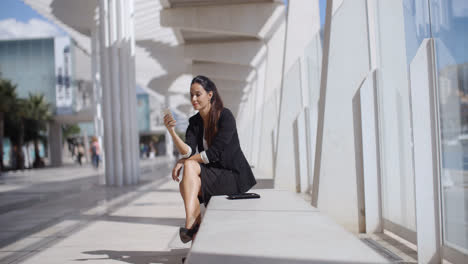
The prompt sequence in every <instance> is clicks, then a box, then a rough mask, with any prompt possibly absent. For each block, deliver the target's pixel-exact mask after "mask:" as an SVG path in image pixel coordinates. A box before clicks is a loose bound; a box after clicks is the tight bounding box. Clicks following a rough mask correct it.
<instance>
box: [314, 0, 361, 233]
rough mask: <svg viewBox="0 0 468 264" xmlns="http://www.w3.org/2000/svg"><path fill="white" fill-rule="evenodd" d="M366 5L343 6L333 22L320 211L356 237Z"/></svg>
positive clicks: (351, 4)
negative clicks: (356, 105) (357, 116)
mask: <svg viewBox="0 0 468 264" xmlns="http://www.w3.org/2000/svg"><path fill="white" fill-rule="evenodd" d="M365 4H366V2H365V0H357V1H343V3H342V4H341V6H339V7H338V9H336V10H335V12H334V15H333V17H332V22H331V35H330V47H329V61H328V76H327V87H326V101H325V113H324V124H323V143H322V144H323V145H322V153H321V161H320V162H321V169H320V175H319V177H320V180H319V192H318V203H317V205H318V208H319V209H320V210H321V211H323V212H325V213H327V214H328V215H330V216H331V217H332V218H334V220H335V221H337V222H338V223H340V224H341V225H343V226H344V227H345V228H347V229H348V230H351V231H354V232H357V231H358V199H357V184H356V181H357V172H356V169H357V168H356V160H355V158H356V153H355V143H354V140H355V135H354V129H355V125H356V124H354V123H353V120H354V117H353V110H354V109H353V99H354V98H355V96H356V92H357V90H358V88H359V87H360V85H361V83H362V81H363V80H364V78H365V77H366V76H367V74H368V72H369V52H368V38H367V20H366V18H367V16H366V6H365Z"/></svg>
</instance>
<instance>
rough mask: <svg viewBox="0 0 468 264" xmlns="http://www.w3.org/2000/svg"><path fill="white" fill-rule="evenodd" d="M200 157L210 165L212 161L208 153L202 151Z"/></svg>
mask: <svg viewBox="0 0 468 264" xmlns="http://www.w3.org/2000/svg"><path fill="white" fill-rule="evenodd" d="M200 157H201V159H202V160H203V163H205V164H208V163H210V160H209V159H208V156H207V155H206V151H202V152H201V153H200Z"/></svg>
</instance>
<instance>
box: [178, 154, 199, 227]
mask: <svg viewBox="0 0 468 264" xmlns="http://www.w3.org/2000/svg"><path fill="white" fill-rule="evenodd" d="M200 173H201V168H200V164H199V163H198V162H197V161H194V160H185V161H184V177H183V178H182V182H181V183H180V184H179V189H180V194H181V195H182V198H183V200H184V205H185V215H186V217H185V227H186V228H189V229H190V228H192V227H193V226H194V225H196V224H199V223H200V220H201V216H200V202H199V200H198V194H199V193H200V191H201V179H200Z"/></svg>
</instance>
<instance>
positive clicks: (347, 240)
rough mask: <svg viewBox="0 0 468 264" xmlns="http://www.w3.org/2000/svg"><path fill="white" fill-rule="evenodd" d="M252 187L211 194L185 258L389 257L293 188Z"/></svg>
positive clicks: (297, 263)
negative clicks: (241, 195)
mask: <svg viewBox="0 0 468 264" xmlns="http://www.w3.org/2000/svg"><path fill="white" fill-rule="evenodd" d="M255 192H256V193H259V194H260V195H261V198H260V199H247V200H228V199H226V196H216V197H212V199H211V201H210V204H209V205H208V208H207V211H206V213H205V215H204V218H203V221H202V224H201V227H200V230H199V232H198V234H197V238H196V240H195V241H194V242H193V245H192V249H191V250H190V253H189V255H188V256H187V260H186V263H189V264H202V263H203V264H210V263H222V264H231V263H232V264H239V263H256V264H257V263H260V264H263V263H291V264H302V263H321V264H327V263H390V261H388V260H387V259H385V258H384V257H382V256H380V255H379V254H378V253H376V252H375V251H374V250H373V249H371V248H370V247H368V246H367V245H365V244H364V243H363V242H361V241H360V240H359V239H358V238H357V237H356V236H355V235H353V234H351V233H349V232H348V231H346V230H345V229H344V228H343V227H341V226H339V225H338V224H336V223H335V222H333V220H331V219H330V218H328V217H327V216H325V215H324V214H322V213H320V212H319V211H318V210H317V209H316V208H314V207H312V206H311V205H309V204H308V203H307V202H305V201H304V200H303V199H302V198H300V197H299V196H298V195H297V194H295V193H292V192H288V191H279V190H255Z"/></svg>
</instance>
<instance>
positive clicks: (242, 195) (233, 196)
mask: <svg viewBox="0 0 468 264" xmlns="http://www.w3.org/2000/svg"><path fill="white" fill-rule="evenodd" d="M227 198H228V199H229V200H237V199H257V198H260V195H259V194H258V193H237V194H231V195H228V197H227Z"/></svg>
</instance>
